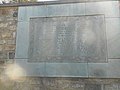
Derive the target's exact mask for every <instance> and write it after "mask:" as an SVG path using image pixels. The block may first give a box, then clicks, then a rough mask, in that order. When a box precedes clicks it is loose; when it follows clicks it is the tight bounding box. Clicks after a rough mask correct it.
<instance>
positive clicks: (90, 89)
mask: <svg viewBox="0 0 120 90" xmlns="http://www.w3.org/2000/svg"><path fill="white" fill-rule="evenodd" d="M85 90H102V88H101V84H86V85H85Z"/></svg>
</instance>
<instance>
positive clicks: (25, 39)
mask: <svg viewBox="0 0 120 90" xmlns="http://www.w3.org/2000/svg"><path fill="white" fill-rule="evenodd" d="M16 43H17V45H16V53H15V58H19V59H20V58H22V59H23V58H24V59H25V58H28V46H29V23H28V22H18V27H17V38H16ZM23 52H24V53H23Z"/></svg>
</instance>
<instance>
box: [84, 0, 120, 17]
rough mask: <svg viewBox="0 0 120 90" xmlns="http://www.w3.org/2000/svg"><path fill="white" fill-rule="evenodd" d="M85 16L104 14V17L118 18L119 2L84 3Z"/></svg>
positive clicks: (119, 15) (119, 14)
mask: <svg viewBox="0 0 120 90" xmlns="http://www.w3.org/2000/svg"><path fill="white" fill-rule="evenodd" d="M85 14H86V15H94V14H104V15H105V17H109V18H110V17H120V11H119V1H105V2H90V3H86V12H85Z"/></svg>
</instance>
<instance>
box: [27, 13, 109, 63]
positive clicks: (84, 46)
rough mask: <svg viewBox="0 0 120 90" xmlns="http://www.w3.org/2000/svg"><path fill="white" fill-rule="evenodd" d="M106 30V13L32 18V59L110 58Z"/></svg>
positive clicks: (105, 59)
mask: <svg viewBox="0 0 120 90" xmlns="http://www.w3.org/2000/svg"><path fill="white" fill-rule="evenodd" d="M93 25H95V27H93ZM104 31H105V27H104V16H102V15H100V16H99V15H98V16H82V17H78V16H76V17H51V18H46V17H44V18H33V19H32V18H31V20H30V32H29V33H30V35H29V37H30V40H29V42H30V43H29V51H28V52H29V57H28V58H29V59H28V61H29V62H61V63H66V62H69V63H72V62H76V63H77V62H106V61H107V54H106V42H105V41H106V36H105V32H104ZM33 60H36V61H33Z"/></svg>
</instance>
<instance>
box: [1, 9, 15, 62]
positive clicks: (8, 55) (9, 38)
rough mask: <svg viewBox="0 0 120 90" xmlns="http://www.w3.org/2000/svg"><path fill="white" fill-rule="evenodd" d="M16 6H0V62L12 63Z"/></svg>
mask: <svg viewBox="0 0 120 90" xmlns="http://www.w3.org/2000/svg"><path fill="white" fill-rule="evenodd" d="M16 12H17V8H10V7H7V8H0V62H1V63H13V61H14V60H13V59H14V55H15V36H16V28H17V17H16V16H17V13H16Z"/></svg>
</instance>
